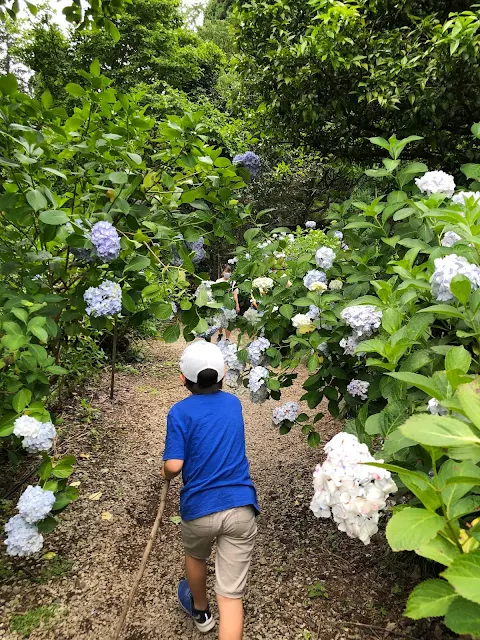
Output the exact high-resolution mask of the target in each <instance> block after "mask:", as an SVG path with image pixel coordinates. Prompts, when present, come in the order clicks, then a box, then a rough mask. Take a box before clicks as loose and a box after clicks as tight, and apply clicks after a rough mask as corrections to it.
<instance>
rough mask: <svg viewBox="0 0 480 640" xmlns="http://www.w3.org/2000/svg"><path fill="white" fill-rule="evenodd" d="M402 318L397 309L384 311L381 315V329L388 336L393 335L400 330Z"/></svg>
mask: <svg viewBox="0 0 480 640" xmlns="http://www.w3.org/2000/svg"><path fill="white" fill-rule="evenodd" d="M402 317H403V316H402V314H401V313H400V311H397V309H386V310H385V311H384V312H383V314H382V327H383V328H384V329H385V331H386V332H387V333H389V334H392V333H395V331H398V329H400V326H401V324H402Z"/></svg>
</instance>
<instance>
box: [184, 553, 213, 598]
mask: <svg viewBox="0 0 480 640" xmlns="http://www.w3.org/2000/svg"><path fill="white" fill-rule="evenodd" d="M185 574H186V577H187V582H188V586H189V587H190V591H191V592H192V596H193V606H194V607H195V609H197V611H205V610H206V609H207V605H208V603H207V563H206V561H205V560H199V559H198V558H193V557H192V556H189V555H188V553H186V554H185Z"/></svg>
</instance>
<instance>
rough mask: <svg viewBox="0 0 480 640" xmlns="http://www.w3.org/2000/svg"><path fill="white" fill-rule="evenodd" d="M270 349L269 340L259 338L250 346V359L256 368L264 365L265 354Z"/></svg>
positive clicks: (248, 349) (248, 348)
mask: <svg viewBox="0 0 480 640" xmlns="http://www.w3.org/2000/svg"><path fill="white" fill-rule="evenodd" d="M269 347H270V341H269V340H267V338H257V339H256V340H254V341H253V342H251V343H250V344H249V345H248V347H247V351H248V359H249V360H250V362H251V364H252V365H253V366H254V367H256V366H258V365H260V364H262V362H263V360H264V353H265V351H266V350H267V349H268V348H269Z"/></svg>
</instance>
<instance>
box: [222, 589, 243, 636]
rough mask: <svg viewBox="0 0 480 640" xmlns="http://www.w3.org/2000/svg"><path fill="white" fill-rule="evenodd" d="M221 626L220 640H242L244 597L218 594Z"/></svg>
mask: <svg viewBox="0 0 480 640" xmlns="http://www.w3.org/2000/svg"><path fill="white" fill-rule="evenodd" d="M217 603H218V611H219V614H220V626H219V629H218V640H241V639H242V636H243V599H242V598H225V597H224V596H219V595H218V594H217Z"/></svg>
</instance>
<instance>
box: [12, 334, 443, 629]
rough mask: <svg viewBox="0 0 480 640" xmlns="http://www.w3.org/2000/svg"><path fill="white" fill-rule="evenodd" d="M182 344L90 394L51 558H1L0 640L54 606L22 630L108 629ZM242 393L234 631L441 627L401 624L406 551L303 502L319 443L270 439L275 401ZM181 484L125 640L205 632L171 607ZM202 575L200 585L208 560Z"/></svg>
mask: <svg viewBox="0 0 480 640" xmlns="http://www.w3.org/2000/svg"><path fill="white" fill-rule="evenodd" d="M181 349H182V345H181V344H180V343H179V344H176V345H164V344H162V343H160V342H150V343H149V344H148V345H145V353H146V359H145V361H144V363H143V364H142V365H141V366H140V367H139V368H138V371H137V372H135V371H131V372H128V373H119V374H118V379H117V387H116V389H117V391H116V401H115V403H114V404H113V405H112V404H111V403H110V402H109V400H108V398H107V386H108V384H107V383H108V381H107V377H105V380H104V381H103V383H102V384H101V386H100V388H99V389H98V392H97V393H96V398H95V400H94V402H93V403H92V404H93V409H92V414H93V415H94V414H95V411H96V409H100V410H101V417H100V419H99V420H98V421H97V422H93V423H92V425H91V426H90V427H86V432H87V440H85V438H83V439H82V437H79V438H77V439H76V440H73V445H74V447H73V448H74V451H73V453H75V454H76V455H77V456H79V458H78V460H79V464H78V471H77V472H76V473H75V477H73V478H72V480H74V481H81V485H80V491H81V499H80V500H79V501H78V502H77V503H76V504H74V505H73V506H71V507H70V508H69V509H68V510H67V511H66V512H65V514H64V516H63V518H62V525H61V526H60V527H59V528H58V529H57V530H56V532H55V533H54V534H52V535H51V536H49V537H48V538H47V541H46V545H45V551H46V552H49V551H53V552H57V554H58V556H57V558H56V559H55V560H52V561H50V562H46V561H43V563H32V562H30V563H24V564H23V565H20V566H19V565H18V563H16V564H11V563H9V562H7V561H5V560H3V561H2V562H3V564H0V578H2V579H3V580H2V582H3V584H2V586H1V587H0V607H1V608H2V609H3V615H1V616H0V620H1V621H0V638H2V639H8V640H14V639H17V638H19V637H21V636H20V635H19V634H18V633H16V632H13V631H12V630H11V628H12V627H11V625H12V619H14V616H15V615H18V614H22V613H25V612H30V613H31V612H32V611H34V610H35V608H37V607H39V606H50V605H52V604H53V606H54V614H55V615H54V617H53V618H52V619H51V620H50V621H49V622H48V623H46V624H44V625H43V626H40V627H38V628H37V629H34V630H33V631H32V633H31V635H30V638H33V639H40V638H41V639H47V638H55V640H67V639H75V640H87V639H88V640H97V639H98V640H108V639H109V638H111V634H112V630H113V629H114V627H115V623H116V620H117V618H118V615H119V612H120V610H121V608H122V604H123V602H124V601H125V598H126V597H127V594H128V591H129V588H130V585H131V583H132V580H133V576H134V575H135V571H136V568H137V566H138V563H139V561H140V558H141V555H142V553H143V549H144V546H145V543H146V540H147V537H148V534H149V532H150V528H151V525H152V523H153V520H154V518H155V514H156V510H157V506H158V501H159V495H160V487H161V480H160V476H159V467H160V461H161V455H162V451H163V442H164V435H165V417H166V414H167V411H168V409H169V407H170V406H171V404H172V403H173V402H176V401H178V400H180V399H181V398H183V397H185V390H184V389H183V388H182V387H181V386H180V384H179V382H178V372H177V371H178V370H177V361H178V357H179V354H180V352H181ZM299 396H300V389H299V388H298V386H297V387H295V386H294V387H292V388H290V389H288V390H287V392H286V393H285V400H294V399H295V400H296V399H298V397H299ZM240 397H241V398H242V402H243V406H244V414H245V422H246V430H247V448H248V455H249V458H250V460H251V471H252V476H253V479H254V481H255V483H256V485H257V489H258V494H259V500H260V504H261V507H262V515H261V516H260V519H259V537H258V543H257V547H256V550H255V556H254V561H253V567H252V573H251V579H250V587H249V592H248V595H247V598H246V602H245V609H246V629H245V640H267V639H268V640H273V639H275V640H296V639H304V640H317V639H318V640H319V639H320V638H321V639H322V640H347V639H355V638H359V639H360V638H361V639H366V638H387V637H388V638H394V637H395V636H394V635H390V634H388V635H386V634H384V633H383V632H382V631H378V630H377V629H375V628H373V627H379V628H380V629H387V630H390V631H393V632H394V633H402V634H405V635H404V637H408V636H409V637H413V638H423V639H428V638H432V639H433V638H446V637H448V636H446V635H442V630H441V629H440V627H438V626H436V625H435V624H433V625H423V624H420V625H418V624H417V625H413V624H410V623H409V622H408V621H407V620H406V619H404V618H402V616H401V610H402V608H403V605H404V602H405V599H406V596H407V595H408V593H409V591H410V590H411V588H412V587H413V586H414V584H415V582H416V581H417V580H418V578H419V575H418V568H417V567H415V565H413V564H410V562H411V561H410V560H408V561H404V563H403V564H402V562H401V559H399V557H398V556H394V555H393V554H391V553H390V552H389V550H388V548H387V546H386V544H385V542H384V537H383V536H381V535H378V536H376V539H375V541H374V542H373V543H372V545H370V546H369V547H364V546H363V545H362V543H360V542H358V541H354V540H349V539H348V538H347V537H345V536H344V535H343V534H340V533H339V532H337V530H336V528H335V526H334V524H333V523H332V522H330V521H324V520H321V521H318V520H316V519H315V518H314V516H313V514H312V513H311V512H310V511H309V508H308V506H309V502H310V498H311V478H312V476H311V474H312V469H313V467H314V466H315V464H317V463H318V462H319V461H321V450H316V451H313V450H311V449H309V448H308V447H307V446H306V443H305V440H304V438H303V436H301V434H300V433H298V432H292V433H291V434H289V435H288V436H280V435H278V432H277V431H276V430H275V429H273V427H272V426H271V411H272V407H273V406H274V403H273V402H267V403H265V404H264V405H261V406H258V405H252V404H251V403H250V402H249V401H248V398H247V397H246V396H242V395H241V396H240ZM83 429H84V431H85V426H84V428H83ZM92 429H93V431H92ZM338 429H339V425H335V424H334V422H333V421H332V420H331V419H328V420H325V423H324V424H323V426H322V439H323V440H324V441H326V440H328V439H329V438H330V437H331V436H332V435H333V433H335V432H336V431H337V430H338ZM75 449H76V450H75ZM179 488H180V482H179V481H178V480H176V481H175V482H174V483H173V485H172V490H171V493H170V496H169V500H168V505H167V510H166V514H165V517H164V521H163V524H162V526H161V530H160V532H159V537H158V540H157V543H156V544H155V546H154V549H153V552H152V555H151V557H150V562H149V564H148V567H147V570H146V573H145V577H144V579H143V581H142V583H141V586H140V589H139V593H138V596H137V598H136V600H135V603H134V605H133V607H132V609H131V611H130V614H129V618H128V623H127V626H126V631H125V633H124V638H125V639H128V640H150V639H152V640H153V639H158V640H174V639H181V640H198V639H199V638H200V637H203V636H200V635H199V634H197V633H196V632H195V631H194V630H193V626H192V625H191V623H190V621H189V620H187V619H186V617H185V616H184V615H183V614H182V613H181V612H180V611H179V610H178V609H177V605H176V597H175V591H176V584H177V582H178V579H179V577H181V576H182V545H181V540H180V533H179V530H178V525H177V524H175V522H174V520H175V516H176V515H177V514H178V494H179ZM97 492H101V496H100V498H99V499H98V500H92V499H89V496H91V495H92V494H95V493H97ZM102 514H104V515H103V517H104V518H105V517H106V518H110V516H109V515H106V516H105V514H111V519H102ZM170 518H173V521H172V520H171V519H170ZM45 567H47V569H45ZM48 567H50V569H49V568H48ZM55 567H58V569H55ZM26 572H28V573H26ZM51 573H58V574H60V575H58V576H57V577H52V576H51V575H50V574H51ZM209 574H210V578H209V580H210V587H211V583H212V578H213V563H211V564H210V567H209ZM42 576H43V579H42ZM39 581H40V583H39ZM312 585H317V588H316V593H315V594H314V593H312V592H310V596H312V595H316V597H309V589H311V586H312ZM212 604H213V603H212ZM347 622H350V623H360V625H362V624H363V625H367V626H355V625H353V626H348V625H346V624H344V623H347ZM18 624H19V623H18V621H17V628H18ZM14 628H15V625H14ZM208 637H211V638H215V637H216V636H215V633H214V634H211V635H210V636H208Z"/></svg>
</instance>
